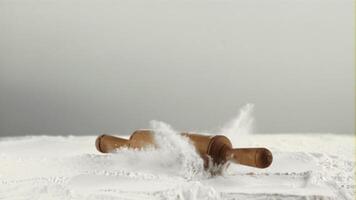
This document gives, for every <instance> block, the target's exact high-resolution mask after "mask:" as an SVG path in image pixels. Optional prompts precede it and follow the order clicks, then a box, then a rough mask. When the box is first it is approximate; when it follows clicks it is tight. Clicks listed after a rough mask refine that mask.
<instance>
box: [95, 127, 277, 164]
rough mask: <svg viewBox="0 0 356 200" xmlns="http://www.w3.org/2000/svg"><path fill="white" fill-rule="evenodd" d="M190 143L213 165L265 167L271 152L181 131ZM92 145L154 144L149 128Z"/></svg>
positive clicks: (101, 147) (111, 148)
mask: <svg viewBox="0 0 356 200" xmlns="http://www.w3.org/2000/svg"><path fill="white" fill-rule="evenodd" d="M182 135H183V136H185V137H188V138H189V139H190V141H191V142H192V143H193V145H194V147H195V149H196V151H197V152H198V153H199V155H200V156H201V157H202V158H203V159H204V160H206V158H207V157H210V158H211V159H212V161H213V163H214V164H224V163H226V162H227V161H232V162H234V163H238V164H241V165H247V166H251V167H257V168H266V167H268V166H270V165H271V163H272V160H273V157H272V153H271V152H270V151H269V150H268V149H266V148H236V149H233V148H232V145H231V142H230V140H229V139H228V138H227V137H225V136H223V135H215V136H212V135H200V134H195V133H182ZM95 143H96V148H97V150H98V151H100V152H102V153H110V152H113V151H115V150H117V149H118V148H122V147H127V148H139V149H140V148H145V147H147V146H154V147H157V146H156V144H155V141H154V134H153V132H152V131H151V130H137V131H135V132H134V133H133V134H132V135H131V136H130V138H129V139H124V138H119V137H114V136H110V135H101V136H99V137H98V138H97V139H96V142H95Z"/></svg>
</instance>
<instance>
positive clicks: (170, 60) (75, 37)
mask: <svg viewBox="0 0 356 200" xmlns="http://www.w3.org/2000/svg"><path fill="white" fill-rule="evenodd" d="M353 9H354V5H353V1H352V0H269V1H262V0H261V1H258V0H236V1H232V0H231V1H230V0H219V1H218V0H204V1H203V0H195V1H193V0H191V1H190V0H182V1H180V0H149V1H147V0H105V1H102V0H74V1H72V0H0V136H10V135H13V136H15V135H37V134H48V135H53V134H55V135H58V134H99V133H100V132H115V133H123V134H127V133H130V132H132V131H133V130H134V129H136V128H145V127H147V126H148V121H149V120H151V119H157V120H163V121H166V122H168V123H171V124H172V125H173V126H174V127H175V128H176V129H179V130H216V129H217V128H218V127H219V126H221V125H222V124H223V123H224V122H225V121H227V120H229V119H230V118H232V117H233V116H235V115H236V114H237V112H238V109H239V108H240V107H241V106H243V105H244V104H245V103H248V102H250V103H254V104H255V106H256V107H255V108H256V110H255V118H256V120H257V130H258V132H262V133H283V132H303V133H304V132H328V133H353V132H354V121H355V120H354V110H355V109H354V90H355V85H354V34H355V32H354V13H353Z"/></svg>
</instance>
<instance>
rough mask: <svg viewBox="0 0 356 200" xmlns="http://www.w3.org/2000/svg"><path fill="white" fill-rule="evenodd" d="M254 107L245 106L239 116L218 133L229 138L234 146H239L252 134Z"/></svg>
mask: <svg viewBox="0 0 356 200" xmlns="http://www.w3.org/2000/svg"><path fill="white" fill-rule="evenodd" d="M253 112H254V105H253V104H250V103H249V104H246V105H245V106H244V107H242V108H241V109H240V111H239V114H238V115H237V116H236V117H235V118H233V119H232V120H231V121H229V122H228V123H226V124H225V125H224V126H223V128H221V130H220V133H221V134H223V135H225V136H227V137H228V138H230V140H231V142H232V143H233V145H234V146H241V144H243V141H246V140H247V139H248V138H249V137H250V135H251V134H252V133H253V132H254V125H255V120H254V117H253Z"/></svg>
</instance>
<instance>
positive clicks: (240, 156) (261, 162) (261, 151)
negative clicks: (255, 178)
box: [226, 148, 273, 168]
mask: <svg viewBox="0 0 356 200" xmlns="http://www.w3.org/2000/svg"><path fill="white" fill-rule="evenodd" d="M226 159H227V160H230V161H232V162H235V163H238V164H241V165H247V166H251V167H257V168H266V167H268V166H270V165H271V163H272V161H273V156H272V153H271V152H270V151H269V150H268V149H266V148H237V149H230V150H227V152H226Z"/></svg>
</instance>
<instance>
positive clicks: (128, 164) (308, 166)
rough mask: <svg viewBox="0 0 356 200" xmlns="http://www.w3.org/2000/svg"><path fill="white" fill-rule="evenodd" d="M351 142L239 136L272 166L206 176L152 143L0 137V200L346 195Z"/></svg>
mask: <svg viewBox="0 0 356 200" xmlns="http://www.w3.org/2000/svg"><path fill="white" fill-rule="evenodd" d="M354 142H355V139H354V137H353V136H348V135H333V134H268V135H266V134H265V135H249V136H243V137H241V138H240V139H239V145H240V146H241V147H242V146H243V147H251V146H265V147H267V148H270V149H271V150H272V153H273V155H274V161H273V164H272V166H271V167H269V168H267V169H254V168H250V167H244V166H238V165H234V164H231V165H230V167H229V168H228V170H227V171H226V172H225V173H224V175H223V176H216V177H209V176H207V175H206V174H205V175H202V173H200V172H197V173H196V174H198V175H197V176H185V174H184V172H185V170H184V169H180V168H181V167H183V166H185V165H184V164H181V163H178V162H182V160H184V158H181V157H179V159H178V160H177V161H176V162H177V163H176V164H175V161H174V160H173V159H169V158H170V157H169V155H162V156H161V155H160V151H155V150H153V149H148V150H146V151H144V152H138V151H130V150H123V151H122V152H118V153H117V154H111V155H104V154H101V153H99V152H97V151H96V149H95V145H94V143H95V137H94V136H83V137H76V136H75V137H74V136H70V137H50V136H36V137H20V138H19V137H17V138H2V139H0V199H5V200H10V199H11V200H12V199H46V200H48V199H61V200H65V199H243V200H245V199H353V198H354V189H355V184H354V170H355V161H354V157H355V155H354ZM161 153H162V152H161ZM179 155H180V154H179ZM181 155H183V156H184V155H185V154H184V153H183V154H181ZM172 158H176V157H175V156H172ZM166 160H168V161H166ZM182 173H183V174H182ZM189 173H192V172H191V171H190V172H189ZM203 174H204V173H203ZM187 177H188V178H187Z"/></svg>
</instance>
